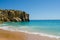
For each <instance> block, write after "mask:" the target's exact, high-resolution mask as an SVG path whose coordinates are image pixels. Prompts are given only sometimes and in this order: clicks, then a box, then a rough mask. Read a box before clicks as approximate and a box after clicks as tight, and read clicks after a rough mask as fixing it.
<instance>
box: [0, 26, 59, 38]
mask: <svg viewBox="0 0 60 40" xmlns="http://www.w3.org/2000/svg"><path fill="white" fill-rule="evenodd" d="M0 29H3V30H8V31H18V32H24V33H28V34H38V35H40V36H47V37H50V38H57V39H59V38H60V36H55V35H48V34H45V33H39V32H29V31H24V30H20V29H16V28H14V27H12V26H4V27H0Z"/></svg>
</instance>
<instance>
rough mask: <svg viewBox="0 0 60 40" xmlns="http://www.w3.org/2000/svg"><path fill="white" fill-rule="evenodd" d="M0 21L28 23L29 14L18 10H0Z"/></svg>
mask: <svg viewBox="0 0 60 40" xmlns="http://www.w3.org/2000/svg"><path fill="white" fill-rule="evenodd" d="M0 21H3V22H10V21H11V22H12V21H13V22H20V21H29V14H27V13H26V12H24V11H19V10H0Z"/></svg>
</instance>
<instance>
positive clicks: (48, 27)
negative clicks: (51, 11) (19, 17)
mask: <svg viewBox="0 0 60 40" xmlns="http://www.w3.org/2000/svg"><path fill="white" fill-rule="evenodd" d="M6 26H7V27H9V26H11V27H13V28H16V29H18V30H23V31H29V32H36V33H39V32H40V33H45V34H49V35H56V36H60V20H31V21H30V22H5V23H3V24H0V27H6Z"/></svg>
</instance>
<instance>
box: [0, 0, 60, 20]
mask: <svg viewBox="0 0 60 40" xmlns="http://www.w3.org/2000/svg"><path fill="white" fill-rule="evenodd" d="M0 9H15V10H22V11H25V12H27V13H29V14H30V19H31V20H32V19H35V20H42V19H44V20H51V19H60V0H0Z"/></svg>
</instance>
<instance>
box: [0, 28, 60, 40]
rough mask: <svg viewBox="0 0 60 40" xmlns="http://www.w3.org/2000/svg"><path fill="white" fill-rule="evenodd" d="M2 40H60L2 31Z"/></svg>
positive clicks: (0, 36)
mask: <svg viewBox="0 0 60 40" xmlns="http://www.w3.org/2000/svg"><path fill="white" fill-rule="evenodd" d="M0 40H60V39H56V38H50V37H45V36H39V35H33V34H27V33H23V32H14V31H6V30H2V29H0Z"/></svg>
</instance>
